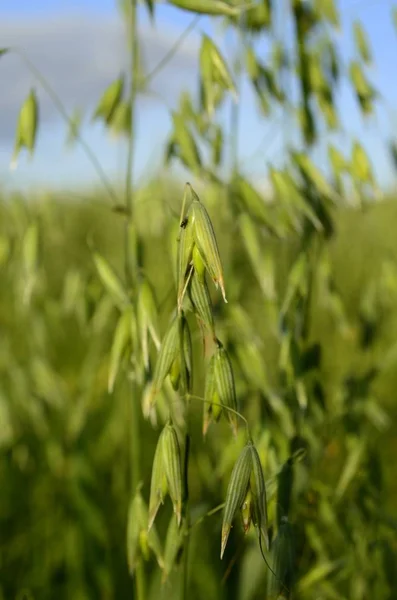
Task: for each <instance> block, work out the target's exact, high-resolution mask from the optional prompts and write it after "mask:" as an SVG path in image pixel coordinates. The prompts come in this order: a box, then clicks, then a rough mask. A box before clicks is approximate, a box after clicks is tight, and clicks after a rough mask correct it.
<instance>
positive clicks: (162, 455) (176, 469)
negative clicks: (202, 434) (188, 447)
mask: <svg viewBox="0 0 397 600" xmlns="http://www.w3.org/2000/svg"><path fill="white" fill-rule="evenodd" d="M181 464H182V463H181V452H180V447H179V442H178V436H177V434H176V431H175V428H174V426H173V425H172V424H171V423H167V424H166V425H165V427H164V429H163V430H162V432H161V434H160V437H159V439H158V442H157V447H156V451H155V454H154V460H153V467H152V480H151V484H150V500H149V523H148V529H149V530H150V528H151V527H152V525H153V521H154V519H155V517H156V514H157V511H158V509H159V508H160V504H163V503H164V498H165V496H166V495H167V493H169V495H170V497H171V500H172V504H173V507H174V512H175V514H176V518H177V523H178V525H179V524H180V522H181V514H182V466H181Z"/></svg>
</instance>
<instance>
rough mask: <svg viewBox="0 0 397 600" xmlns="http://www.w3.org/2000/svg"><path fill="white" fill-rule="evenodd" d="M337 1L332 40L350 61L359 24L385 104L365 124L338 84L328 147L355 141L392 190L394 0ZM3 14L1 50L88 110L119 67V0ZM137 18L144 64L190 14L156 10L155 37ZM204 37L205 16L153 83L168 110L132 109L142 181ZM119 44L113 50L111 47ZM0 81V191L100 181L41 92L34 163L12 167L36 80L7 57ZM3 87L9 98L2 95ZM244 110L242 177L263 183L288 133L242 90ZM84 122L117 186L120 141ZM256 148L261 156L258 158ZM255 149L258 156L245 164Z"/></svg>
mask: <svg viewBox="0 0 397 600" xmlns="http://www.w3.org/2000/svg"><path fill="white" fill-rule="evenodd" d="M280 1H282V0H280ZM339 5H340V6H342V33H341V34H340V38H339V39H340V44H341V48H342V54H343V57H344V59H345V60H346V61H347V60H348V59H349V58H350V57H351V56H352V54H353V53H354V46H353V42H352V38H351V23H352V21H353V20H354V19H355V18H358V19H360V21H361V22H362V24H363V26H364V28H365V30H366V32H367V34H368V37H369V40H370V43H371V46H372V51H373V55H374V66H372V67H371V68H370V69H369V71H368V75H369V77H370V79H371V80H372V81H373V82H374V84H375V85H376V87H377V88H378V89H379V91H380V92H381V95H382V100H381V102H380V104H379V107H378V109H377V113H376V116H375V117H374V118H371V119H370V120H369V121H368V122H367V123H364V122H363V120H362V119H361V117H360V115H359V111H358V109H357V105H356V102H355V99H354V97H353V96H352V94H351V92H350V91H349V88H348V86H343V89H342V91H341V94H340V99H339V102H340V107H341V110H342V113H343V115H344V124H345V126H346V132H345V134H343V135H338V136H337V138H335V139H334V141H335V143H337V144H338V145H339V146H340V147H341V148H342V150H344V151H345V152H346V153H347V152H348V150H349V147H350V144H351V141H352V139H353V138H354V137H357V138H359V140H360V141H361V143H362V144H363V145H364V147H365V148H366V149H367V151H368V152H369V154H370V157H371V159H372V161H373V164H374V168H375V172H376V174H377V176H378V178H379V180H380V182H381V183H382V184H383V185H386V186H388V187H389V186H391V185H394V184H395V174H394V172H393V169H392V166H391V164H390V160H389V157H388V154H387V152H386V149H385V144H384V141H385V138H388V139H390V138H391V137H396V136H393V134H394V132H397V111H396V109H395V108H394V107H397V78H396V77H395V64H396V60H397V32H396V30H395V29H394V27H393V24H392V21H391V8H392V5H393V2H391V1H390V0H377V1H376V0H372V1H371V0H339ZM0 15H1V19H0V46H2V45H15V44H17V45H19V46H21V47H25V48H26V50H27V51H28V52H29V56H32V57H33V58H32V60H33V61H34V62H35V64H36V66H37V67H38V68H40V69H42V70H43V72H45V74H46V75H47V76H48V79H49V81H50V83H51V84H52V85H53V86H54V88H55V89H56V90H57V91H59V92H60V94H61V95H62V98H64V96H66V99H65V104H66V106H67V109H68V110H69V111H72V110H73V109H74V108H75V107H76V105H78V106H81V107H84V105H88V108H89V109H90V110H91V111H92V108H93V106H94V98H96V97H97V96H98V93H97V92H99V91H100V90H101V89H104V87H106V85H107V83H110V81H111V80H112V78H113V76H114V77H116V76H117V75H118V72H119V70H120V52H121V50H120V48H121V45H122V41H121V40H122V29H121V26H120V24H119V20H118V19H119V17H118V15H119V13H118V11H117V9H116V0H80V1H78V0H34V1H32V0H2V6H1V10H0ZM140 19H141V36H142V40H143V48H144V52H145V53H146V54H147V58H148V62H149V64H151V65H153V64H156V62H157V60H158V59H159V58H160V57H161V55H162V53H164V52H165V51H166V50H167V49H169V47H170V46H171V45H172V43H173V40H175V39H176V38H177V36H178V35H179V33H180V32H182V31H183V29H184V28H185V27H186V25H187V24H188V23H189V22H190V21H191V19H192V15H191V14H188V13H183V12H181V11H179V10H176V9H174V8H172V7H169V6H165V5H160V6H158V8H157V13H156V30H155V31H153V29H152V28H151V26H150V24H149V21H148V19H147V16H146V13H145V10H144V9H142V10H140ZM202 31H206V32H209V33H210V34H216V33H217V29H216V26H214V25H213V23H211V22H210V21H209V20H208V19H205V18H204V19H202V20H201V21H200V23H199V25H198V26H197V28H196V29H195V31H194V32H193V33H192V34H191V35H190V36H189V38H188V39H187V41H186V42H185V44H184V45H183V47H182V49H181V51H180V52H179V54H178V55H177V56H176V57H175V60H174V62H173V63H171V64H170V65H169V67H167V69H166V71H165V72H164V73H163V74H162V76H160V77H159V79H158V82H156V84H157V88H156V89H155V91H156V92H157V93H158V94H160V95H162V96H164V98H165V101H166V103H167V105H168V108H166V107H165V106H164V102H158V101H156V100H153V99H152V100H149V99H147V98H146V99H142V100H141V102H140V104H139V106H138V136H137V142H136V143H137V148H136V157H137V160H136V176H137V177H139V178H144V177H146V176H147V175H148V174H150V173H153V168H157V167H159V166H160V165H161V157H162V150H163V143H164V140H165V139H166V136H167V133H168V132H169V128H170V117H169V108H172V107H174V106H176V104H177V102H178V95H179V92H180V91H181V90H182V89H183V88H184V87H187V88H188V89H190V88H194V87H195V85H196V79H197V77H196V72H195V67H196V65H197V58H196V56H197V54H196V53H197V48H198V46H199V40H200V37H199V36H200V32H202ZM2 38H3V40H4V44H3V40H2ZM79 44H80V45H81V51H80V49H79V48H80V47H79V46H78V45H79ZM96 44H97V46H96ZM116 46H117V51H115V50H114V48H115V47H116ZM119 46H120V48H119ZM31 48H32V51H31V52H30V49H31ZM228 48H230V46H228ZM146 54H145V55H146ZM6 61H8V62H9V64H8V65H6ZM73 61H74V62H73ZM3 63H4V64H3ZM58 65H59V66H58ZM84 69H86V72H85V71H84ZM77 71H78V73H77ZM79 78H80V79H79ZM0 81H1V82H2V83H1V94H0V111H2V112H3V121H1V120H0V182H1V184H3V185H5V186H6V187H26V186H31V185H34V186H36V187H47V186H50V187H51V186H57V187H62V188H63V189H65V190H67V189H75V188H79V187H80V186H82V185H90V184H92V183H94V184H95V183H97V181H98V179H97V176H96V174H95V171H94V169H93V168H92V166H91V165H90V163H89V162H88V161H87V159H86V157H85V155H84V153H83V152H82V151H81V150H80V149H78V148H74V149H72V150H70V149H65V146H64V140H65V137H66V127H65V124H64V123H63V122H62V121H61V120H60V119H59V118H58V117H57V115H56V113H55V112H54V111H53V109H51V106H50V103H49V101H48V99H46V98H45V97H44V96H43V113H42V115H43V119H42V121H43V123H42V127H41V129H40V132H39V138H38V145H37V151H36V154H35V156H34V159H33V160H29V159H28V158H27V157H25V156H23V157H21V159H20V161H19V164H18V168H17V170H16V171H13V172H11V171H10V169H9V164H10V158H11V154H12V145H13V141H12V138H11V135H10V132H11V129H12V128H13V127H14V126H15V121H16V117H17V113H18V109H19V102H22V100H23V97H24V95H26V93H27V92H28V90H29V86H30V85H34V84H35V83H34V80H33V78H32V77H31V76H30V75H29V74H27V73H26V69H25V70H24V69H23V67H22V66H21V65H20V64H17V61H16V59H15V58H13V57H10V58H9V57H3V58H2V59H1V62H0ZM25 84H26V85H25ZM155 87H156V86H155ZM3 90H6V92H5V93H3ZM94 92H95V94H94ZM7 94H8V95H9V97H8V101H7V98H6V96H7ZM2 95H3V98H1V96H2ZM40 98H41V96H40ZM1 102H3V103H4V104H3V105H2V104H1ZM241 105H242V110H241V116H240V134H239V142H240V143H239V155H240V159H241V161H242V162H243V165H244V168H245V169H246V172H247V174H248V175H250V176H251V177H252V178H253V180H257V181H258V182H263V181H264V180H265V178H266V165H267V164H268V163H274V164H276V165H277V164H281V162H282V160H283V156H284V154H283V149H284V146H283V144H284V137H283V136H284V135H285V133H283V131H284V132H285V130H286V129H285V128H284V130H283V128H282V127H280V124H279V122H277V121H275V120H272V121H264V120H263V119H260V120H259V119H258V113H257V111H256V109H255V104H254V102H253V98H252V94H251V92H250V90H249V88H248V87H247V86H244V87H243V90H242V102H241ZM88 117H89V111H87V118H86V120H85V123H86V125H85V127H84V129H83V135H84V137H85V139H86V140H87V142H88V144H89V145H90V146H91V147H92V148H93V150H94V151H95V153H96V155H97V157H98V159H99V161H100V162H101V164H102V165H103V167H104V169H105V171H106V172H107V173H108V175H109V177H110V178H111V179H112V180H117V178H118V176H119V175H120V174H121V173H122V170H123V168H124V162H125V148H124V147H123V145H122V144H120V143H115V142H114V141H113V142H112V141H109V139H108V136H106V134H105V132H104V131H103V128H102V127H101V126H99V125H94V126H92V125H90V124H89V118H88ZM6 121H7V122H6ZM2 130H3V131H2ZM287 130H288V131H289V128H288V129H287ZM3 133H4V135H3ZM257 148H258V152H255V150H256V149H257ZM325 152H326V149H325V144H324V145H323V147H322V148H320V149H318V150H316V155H315V158H316V160H318V162H319V164H320V165H322V164H323V160H324V157H325ZM253 153H254V154H255V158H252V154H253Z"/></svg>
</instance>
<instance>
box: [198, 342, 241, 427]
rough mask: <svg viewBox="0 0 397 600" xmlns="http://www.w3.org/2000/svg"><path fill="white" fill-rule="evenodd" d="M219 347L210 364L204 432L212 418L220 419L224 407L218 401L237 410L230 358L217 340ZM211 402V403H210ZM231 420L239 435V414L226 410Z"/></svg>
mask: <svg viewBox="0 0 397 600" xmlns="http://www.w3.org/2000/svg"><path fill="white" fill-rule="evenodd" d="M217 345H218V347H217V349H216V351H215V353H214V354H213V356H212V358H211V360H210V363H209V365H208V370H207V375H206V383H205V393H204V398H205V400H206V406H205V407H204V424H203V433H204V435H205V434H206V432H207V429H208V427H209V425H210V423H211V421H212V420H214V421H216V420H218V419H219V417H220V415H221V412H222V409H221V408H220V407H219V406H217V403H220V404H222V405H223V406H225V407H229V408H231V409H232V410H233V411H237V399H236V389H235V384H234V376H233V369H232V364H231V362H230V358H229V356H228V354H227V352H226V350H225V349H224V348H223V346H222V344H221V343H220V342H219V340H217ZM208 402H211V404H208ZM225 412H226V413H227V418H228V420H229V422H230V425H231V427H232V430H233V433H234V435H237V415H236V413H235V412H232V411H230V410H226V411H225Z"/></svg>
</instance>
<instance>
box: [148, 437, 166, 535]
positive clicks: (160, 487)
mask: <svg viewBox="0 0 397 600" xmlns="http://www.w3.org/2000/svg"><path fill="white" fill-rule="evenodd" d="M164 431H165V430H164V429H163V431H162V432H161V434H160V437H159V439H158V442H157V446H156V451H155V453H154V459H153V466H152V479H151V482H150V498H149V521H148V530H150V529H151V527H152V525H153V522H154V519H155V517H156V514H157V511H158V509H159V508H160V504H163V503H164V498H165V497H166V495H167V492H168V481H167V477H166V473H165V467H164V450H163V441H164Z"/></svg>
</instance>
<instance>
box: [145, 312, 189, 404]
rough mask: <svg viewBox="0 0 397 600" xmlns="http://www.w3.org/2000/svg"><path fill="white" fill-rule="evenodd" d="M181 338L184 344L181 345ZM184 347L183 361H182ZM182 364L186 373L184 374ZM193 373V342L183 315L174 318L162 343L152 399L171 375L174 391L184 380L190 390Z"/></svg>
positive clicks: (155, 372)
mask: <svg viewBox="0 0 397 600" xmlns="http://www.w3.org/2000/svg"><path fill="white" fill-rule="evenodd" d="M181 336H182V340H183V343H181ZM182 345H183V352H184V356H183V360H181V348H182ZM182 363H183V365H184V369H185V371H186V373H183V372H182ZM191 372H192V342H191V337H190V330H189V326H188V323H187V321H186V319H185V317H184V316H183V314H182V315H178V316H177V317H175V318H174V320H173V321H172V323H171V325H170V326H169V328H168V331H167V333H166V334H165V336H164V339H163V341H162V343H161V346H160V351H159V354H158V357H157V362H156V367H155V370H154V376H153V386H152V391H151V396H152V398H153V397H154V395H155V394H156V393H157V392H158V391H159V390H160V389H161V387H162V385H163V383H164V380H165V378H166V377H167V375H170V379H171V383H172V385H173V387H174V389H178V387H179V385H180V382H181V381H182V378H183V381H185V382H186V381H187V384H188V386H187V387H188V388H189V386H190V380H191ZM184 393H186V392H184Z"/></svg>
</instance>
